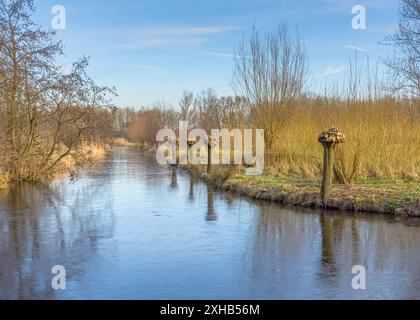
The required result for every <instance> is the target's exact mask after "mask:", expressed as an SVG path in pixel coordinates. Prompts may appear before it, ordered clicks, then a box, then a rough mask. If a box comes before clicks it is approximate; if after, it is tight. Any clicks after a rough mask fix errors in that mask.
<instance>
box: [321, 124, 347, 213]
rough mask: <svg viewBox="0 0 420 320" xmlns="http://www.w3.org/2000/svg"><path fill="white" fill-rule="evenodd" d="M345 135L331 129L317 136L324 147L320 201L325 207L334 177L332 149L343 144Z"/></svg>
mask: <svg viewBox="0 0 420 320" xmlns="http://www.w3.org/2000/svg"><path fill="white" fill-rule="evenodd" d="M345 138H346V137H345V135H344V134H343V132H342V131H341V130H340V129H337V128H333V129H330V130H328V131H326V132H322V133H321V134H320V135H319V138H318V141H319V143H321V144H322V146H323V147H324V168H323V174H322V185H321V199H322V202H323V204H324V206H325V205H326V202H327V198H328V194H329V192H330V188H331V185H332V181H333V175H334V147H335V146H336V145H337V144H339V143H344V141H345Z"/></svg>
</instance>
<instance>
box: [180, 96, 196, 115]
mask: <svg viewBox="0 0 420 320" xmlns="http://www.w3.org/2000/svg"><path fill="white" fill-rule="evenodd" d="M179 107H180V108H181V120H182V121H188V122H190V121H192V120H193V119H192V117H193V114H194V108H193V107H194V94H193V93H192V92H188V91H184V92H183V94H182V97H181V100H180V101H179Z"/></svg>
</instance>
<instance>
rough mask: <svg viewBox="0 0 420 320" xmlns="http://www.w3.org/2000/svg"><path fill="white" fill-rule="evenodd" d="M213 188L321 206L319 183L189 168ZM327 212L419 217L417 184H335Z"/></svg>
mask: <svg viewBox="0 0 420 320" xmlns="http://www.w3.org/2000/svg"><path fill="white" fill-rule="evenodd" d="M186 168H187V169H188V170H190V171H192V172H193V173H194V174H196V175H200V176H202V177H203V178H204V179H205V180H206V181H207V182H208V183H210V184H213V185H215V186H216V187H218V188H220V189H223V190H226V191H230V192H234V193H237V194H240V195H244V196H248V197H250V198H253V199H259V200H268V201H275V202H279V203H282V204H285V205H290V206H300V207H308V208H322V207H324V205H323V203H322V201H321V198H320V195H319V194H320V181H315V180H305V179H300V178H295V177H273V176H269V175H261V176H245V175H243V174H241V173H238V172H237V170H235V169H232V168H220V167H217V168H213V169H212V173H211V174H210V175H208V174H207V173H206V168H205V166H194V167H191V166H188V167H186ZM326 207H327V208H328V209H335V210H341V211H353V212H375V213H388V214H396V215H405V216H420V183H415V182H404V181H399V182H390V181H384V180H369V181H368V180H366V181H359V182H357V183H355V184H352V185H334V186H333V187H332V190H331V193H330V194H329V197H328V201H327V204H326Z"/></svg>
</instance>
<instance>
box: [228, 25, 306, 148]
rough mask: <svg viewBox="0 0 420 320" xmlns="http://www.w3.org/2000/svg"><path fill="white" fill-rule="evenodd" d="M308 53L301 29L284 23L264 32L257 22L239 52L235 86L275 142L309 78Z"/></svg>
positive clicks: (267, 135) (260, 124) (271, 140)
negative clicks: (258, 27) (294, 31)
mask: <svg viewBox="0 0 420 320" xmlns="http://www.w3.org/2000/svg"><path fill="white" fill-rule="evenodd" d="M307 74H308V68H307V55H306V51H305V46H304V44H303V42H302V38H301V35H300V33H299V31H298V30H296V34H295V35H292V33H291V31H290V29H289V27H288V25H287V24H285V23H283V24H281V25H280V26H279V28H278V29H277V30H276V31H274V32H268V33H266V34H265V35H264V36H260V34H259V33H258V31H257V29H256V27H255V26H253V28H252V32H251V35H250V37H249V39H247V40H244V41H242V43H241V44H240V45H239V47H238V49H237V51H236V54H235V72H234V79H233V80H234V87H235V89H236V90H237V91H239V95H243V96H245V97H246V98H247V99H248V101H249V103H250V106H251V116H252V119H253V121H254V124H255V125H256V126H258V127H259V128H262V129H265V130H266V143H267V145H268V147H270V146H271V144H272V142H273V140H274V134H275V133H277V132H278V131H279V129H280V127H281V126H283V125H284V123H285V121H286V120H287V118H288V114H289V110H290V107H291V106H292V104H293V102H295V101H296V100H297V99H298V98H299V97H300V96H301V94H302V91H303V88H304V86H305V82H306V80H307Z"/></svg>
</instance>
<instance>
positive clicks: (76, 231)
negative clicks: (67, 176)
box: [0, 181, 114, 299]
mask: <svg viewBox="0 0 420 320" xmlns="http://www.w3.org/2000/svg"><path fill="white" fill-rule="evenodd" d="M82 182H83V181H82ZM110 189H111V184H104V183H100V184H94V183H92V184H88V185H81V186H77V185H70V184H67V183H62V185H59V186H56V187H52V188H46V187H40V186H31V185H22V186H19V187H16V188H12V189H11V190H10V191H9V192H8V193H7V195H6V198H5V200H4V201H3V202H2V203H1V206H2V207H1V208H0V212H2V213H3V214H1V215H0V230H1V232H0V270H1V271H0V298H8V299H10V298H12V299H13V298H19V299H28V298H34V299H36V298H38V297H42V298H53V297H54V296H55V293H56V292H54V291H53V290H52V288H51V279H52V277H53V275H52V274H51V268H52V267H53V266H54V265H63V266H65V267H66V271H67V281H71V280H72V278H73V277H78V276H81V275H82V271H81V270H84V269H85V268H84V267H83V265H84V264H86V263H88V261H89V259H90V258H91V257H92V256H93V255H94V254H95V253H96V252H97V250H98V248H97V242H98V240H99V239H104V238H111V237H112V236H113V232H114V231H113V229H114V218H113V213H112V201H113V200H112V196H111V192H110ZM64 196H65V198H64ZM64 199H65V200H64Z"/></svg>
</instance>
